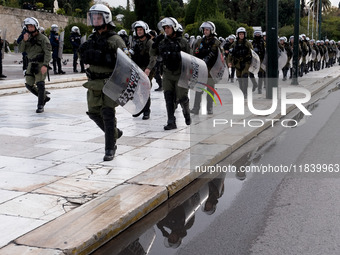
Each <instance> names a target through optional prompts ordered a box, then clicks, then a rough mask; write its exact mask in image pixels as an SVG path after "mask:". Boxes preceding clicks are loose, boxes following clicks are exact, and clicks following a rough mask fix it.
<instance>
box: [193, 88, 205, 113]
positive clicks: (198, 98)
mask: <svg viewBox="0 0 340 255" xmlns="http://www.w3.org/2000/svg"><path fill="white" fill-rule="evenodd" d="M202 94H203V93H202V92H198V91H196V93H195V101H194V107H193V108H192V110H191V111H190V112H191V113H193V114H195V115H197V114H198V113H199V111H200V108H201V101H202Z"/></svg>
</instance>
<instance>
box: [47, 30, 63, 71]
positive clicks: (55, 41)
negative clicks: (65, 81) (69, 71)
mask: <svg viewBox="0 0 340 255" xmlns="http://www.w3.org/2000/svg"><path fill="white" fill-rule="evenodd" d="M58 29H59V27H58V25H56V24H53V25H52V26H51V34H50V43H51V45H52V50H53V52H52V59H53V71H54V74H65V72H64V71H63V70H62V69H61V58H60V57H59V56H58V54H59V34H58ZM57 66H58V71H57Z"/></svg>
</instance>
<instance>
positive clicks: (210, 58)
mask: <svg viewBox="0 0 340 255" xmlns="http://www.w3.org/2000/svg"><path fill="white" fill-rule="evenodd" d="M220 46H221V42H220V41H219V40H217V38H216V37H215V36H213V35H211V36H209V37H207V36H203V38H201V39H198V41H197V42H196V44H195V46H194V56H195V57H198V58H200V59H203V61H204V62H205V63H206V65H207V67H208V73H209V75H208V85H209V86H211V87H213V88H215V82H214V80H213V79H212V77H211V75H210V70H211V68H212V67H213V66H214V64H215V62H216V60H217V58H218V56H219V53H220V52H219V47H220ZM208 91H209V92H210V93H213V91H211V90H210V89H209V88H208ZM202 94H203V92H196V93H195V101H194V107H193V109H192V110H191V113H194V114H198V112H199V110H200V105H201V99H202ZM207 112H208V114H213V99H212V98H211V97H210V96H209V94H208V93H207Z"/></svg>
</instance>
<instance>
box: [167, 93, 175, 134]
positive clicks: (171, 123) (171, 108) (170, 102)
mask: <svg viewBox="0 0 340 255" xmlns="http://www.w3.org/2000/svg"><path fill="white" fill-rule="evenodd" d="M164 98H165V104H166V112H167V114H168V124H167V125H166V126H164V130H171V129H176V128H177V126H176V118H175V95H174V93H173V92H172V91H165V92H164Z"/></svg>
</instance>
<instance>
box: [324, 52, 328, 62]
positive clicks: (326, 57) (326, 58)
mask: <svg viewBox="0 0 340 255" xmlns="http://www.w3.org/2000/svg"><path fill="white" fill-rule="evenodd" d="M325 60H326V62H328V61H329V56H328V51H327V50H326V52H325Z"/></svg>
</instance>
